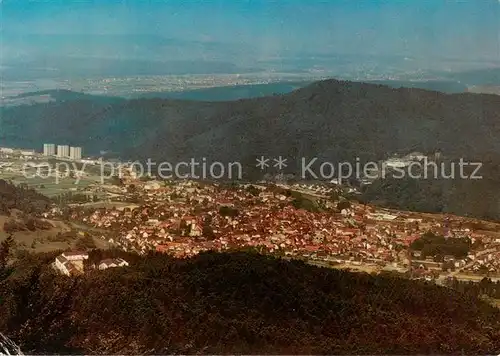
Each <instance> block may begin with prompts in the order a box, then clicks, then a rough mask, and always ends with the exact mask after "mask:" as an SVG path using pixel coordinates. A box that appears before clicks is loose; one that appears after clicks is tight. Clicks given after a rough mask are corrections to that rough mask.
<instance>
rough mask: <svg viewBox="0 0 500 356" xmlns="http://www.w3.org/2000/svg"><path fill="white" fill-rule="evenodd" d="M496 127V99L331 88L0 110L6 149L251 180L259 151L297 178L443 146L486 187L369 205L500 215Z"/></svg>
mask: <svg viewBox="0 0 500 356" xmlns="http://www.w3.org/2000/svg"><path fill="white" fill-rule="evenodd" d="M499 122H500V97H499V96H497V95H486V94H470V93H462V94H444V93H439V92H435V91H428V90H422V89H415V88H398V89H394V88H390V87H388V86H384V85H376V84H367V83H356V82H349V81H338V80H325V81H320V82H315V83H313V84H311V85H309V86H307V87H304V88H301V89H299V90H296V91H294V92H291V93H288V94H283V95H275V96H270V97H263V98H254V99H246V100H237V101H228V102H201V101H187V100H167V99H158V98H154V99H136V100H121V99H120V100H118V99H113V100H103V99H102V98H93V97H92V96H85V97H78V96H75V97H74V98H73V99H71V98H70V99H67V100H59V101H55V102H50V103H40V104H34V105H24V106H16V107H10V108H5V109H4V110H2V111H1V112H0V127H1V128H2V129H1V132H0V141H1V142H3V144H6V145H13V146H18V147H24V146H31V147H33V148H38V147H41V145H42V144H43V143H45V142H71V143H72V144H73V145H75V146H82V147H83V148H84V152H85V153H86V154H96V155H97V154H99V152H100V151H101V150H104V151H111V152H114V153H116V154H117V155H119V156H120V157H122V158H124V159H138V160H143V161H145V160H147V159H148V158H151V160H152V161H153V162H156V163H157V164H158V163H159V162H164V161H168V162H170V163H172V164H175V163H177V162H189V161H190V160H191V159H192V158H195V159H197V160H198V161H200V160H201V159H202V158H206V161H207V162H209V163H211V162H221V163H228V162H239V163H240V164H241V165H242V166H243V167H244V168H243V174H244V178H245V179H247V178H248V179H252V180H253V179H256V180H259V179H261V178H262V175H263V172H262V171H261V170H260V169H258V168H256V167H255V162H256V161H255V159H256V158H258V157H261V156H262V155H263V156H265V157H269V158H271V157H272V158H275V157H278V156H282V157H284V158H286V159H287V167H286V169H285V170H283V171H282V172H281V173H290V174H295V176H296V177H300V176H301V173H303V172H302V171H301V167H302V164H301V162H302V158H304V159H305V161H306V162H309V160H311V159H313V158H317V162H316V163H317V164H315V165H314V166H313V170H314V171H315V172H318V169H319V166H320V165H321V164H322V163H323V162H332V163H333V164H336V163H338V162H350V163H352V164H354V163H355V162H356V159H357V158H359V159H360V162H361V163H364V162H368V161H373V162H378V161H379V160H383V159H386V158H387V157H389V156H390V155H392V154H394V153H401V154H407V153H409V152H412V151H419V152H422V153H424V154H429V153H434V152H435V151H436V150H440V151H441V152H442V155H443V157H447V159H449V160H458V159H460V158H463V159H464V160H465V161H468V162H482V163H484V165H483V166H484V168H483V169H482V171H481V173H482V175H483V177H484V179H482V180H467V179H446V180H432V179H428V180H422V179H412V181H408V180H394V181H391V182H386V181H381V182H378V183H377V184H374V185H373V186H372V187H370V191H369V192H368V193H367V195H366V197H367V199H368V200H370V201H379V202H380V203H381V204H382V205H387V206H394V207H398V208H402V209H409V210H411V209H418V210H422V211H431V212H436V211H439V212H441V211H443V212H448V213H454V214H460V215H464V214H468V215H471V216H475V217H479V218H490V219H500V205H499V204H498V202H499V201H500V193H498V190H497V189H495V187H497V186H498V184H499V183H500V178H498V177H499V175H498V166H499V164H500V154H499V152H500V140H498V137H500V125H499ZM266 172H267V171H266ZM268 173H270V172H268ZM305 178H306V179H312V177H309V176H307V177H305ZM387 184H390V185H391V186H390V187H387ZM386 191H390V193H385V192H386ZM414 196H416V198H413V197H414Z"/></svg>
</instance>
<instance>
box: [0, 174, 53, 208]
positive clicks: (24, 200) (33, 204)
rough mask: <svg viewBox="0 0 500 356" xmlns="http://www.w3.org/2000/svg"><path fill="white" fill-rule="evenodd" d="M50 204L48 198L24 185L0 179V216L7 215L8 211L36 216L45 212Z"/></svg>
mask: <svg viewBox="0 0 500 356" xmlns="http://www.w3.org/2000/svg"><path fill="white" fill-rule="evenodd" d="M50 204H51V201H50V199H49V198H48V197H46V196H44V195H42V194H40V193H38V192H37V191H36V190H35V189H33V188H29V187H28V186H27V185H25V184H21V185H15V184H13V183H11V182H7V181H6V180H3V179H0V215H9V211H10V209H17V210H21V211H22V212H24V213H27V214H38V213H41V212H43V211H45V209H47V207H48V206H50Z"/></svg>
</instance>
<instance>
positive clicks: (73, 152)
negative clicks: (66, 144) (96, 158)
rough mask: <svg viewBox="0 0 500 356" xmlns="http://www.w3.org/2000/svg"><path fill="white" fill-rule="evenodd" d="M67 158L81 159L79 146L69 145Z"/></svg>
mask: <svg viewBox="0 0 500 356" xmlns="http://www.w3.org/2000/svg"><path fill="white" fill-rule="evenodd" d="M69 158H71V159H82V148H81V147H70V148H69Z"/></svg>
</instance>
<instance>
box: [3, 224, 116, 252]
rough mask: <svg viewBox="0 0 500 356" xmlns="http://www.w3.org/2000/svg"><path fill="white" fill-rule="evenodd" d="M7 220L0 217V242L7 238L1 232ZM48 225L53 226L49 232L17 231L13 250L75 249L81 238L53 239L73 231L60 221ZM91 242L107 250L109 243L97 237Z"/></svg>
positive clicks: (78, 236)
mask: <svg viewBox="0 0 500 356" xmlns="http://www.w3.org/2000/svg"><path fill="white" fill-rule="evenodd" d="M7 219H8V218H7V217H6V216H0V240H3V239H4V238H6V237H7V234H6V233H5V232H4V231H3V224H4V223H5V221H6V220H7ZM50 223H51V224H52V225H53V226H54V227H53V228H52V229H50V230H36V231H19V232H16V233H14V234H13V237H14V241H15V244H16V245H15V248H14V250H15V251H16V250H17V251H19V250H26V251H29V252H35V253H37V252H50V251H56V250H66V249H69V248H75V243H76V242H77V241H78V239H79V238H80V237H81V236H80V235H77V236H76V237H72V238H70V237H61V238H60V239H55V238H54V237H55V236H56V235H57V234H58V233H67V232H70V231H72V230H74V229H72V228H71V227H70V226H68V225H67V224H65V223H64V222H61V221H55V220H51V221H50ZM93 240H94V243H95V245H96V247H97V248H100V249H108V248H109V243H108V242H107V241H105V240H103V239H100V238H97V237H94V238H93Z"/></svg>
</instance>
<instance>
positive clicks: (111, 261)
mask: <svg viewBox="0 0 500 356" xmlns="http://www.w3.org/2000/svg"><path fill="white" fill-rule="evenodd" d="M124 266H128V262H127V261H125V260H124V259H123V258H108V259H106V260H102V261H101V262H100V263H99V267H98V268H99V269H100V270H103V269H108V268H113V267H124Z"/></svg>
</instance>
